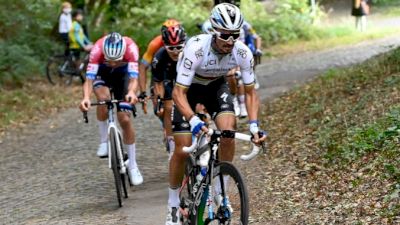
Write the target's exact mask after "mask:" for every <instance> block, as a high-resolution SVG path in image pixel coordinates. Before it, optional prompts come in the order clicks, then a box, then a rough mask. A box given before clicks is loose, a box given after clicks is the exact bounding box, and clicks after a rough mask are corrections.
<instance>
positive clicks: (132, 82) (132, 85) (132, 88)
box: [128, 78, 138, 93]
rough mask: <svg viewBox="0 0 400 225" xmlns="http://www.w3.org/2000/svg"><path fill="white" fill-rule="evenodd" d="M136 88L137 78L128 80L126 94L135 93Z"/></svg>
mask: <svg viewBox="0 0 400 225" xmlns="http://www.w3.org/2000/svg"><path fill="white" fill-rule="evenodd" d="M137 88H138V79H137V78H130V79H129V84H128V92H131V93H136V91H137Z"/></svg>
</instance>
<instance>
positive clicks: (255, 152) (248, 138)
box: [183, 129, 264, 161]
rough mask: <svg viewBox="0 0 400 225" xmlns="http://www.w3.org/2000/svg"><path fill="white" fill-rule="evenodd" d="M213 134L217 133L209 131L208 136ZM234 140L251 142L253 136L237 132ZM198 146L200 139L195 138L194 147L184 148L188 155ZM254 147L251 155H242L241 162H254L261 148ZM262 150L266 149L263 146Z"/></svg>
mask: <svg viewBox="0 0 400 225" xmlns="http://www.w3.org/2000/svg"><path fill="white" fill-rule="evenodd" d="M213 134H215V131H214V130H213V129H209V130H208V133H207V134H206V135H207V136H211V135H213ZM203 135H204V134H203ZM218 136H221V134H219V135H218ZM234 138H235V139H238V140H242V141H248V142H251V139H252V138H251V135H248V134H243V133H239V132H235V134H234ZM198 144H199V143H198V137H195V138H194V140H193V141H192V145H191V146H185V147H183V151H184V152H186V153H192V152H193V151H194V150H195V149H196V148H197V147H198ZM252 145H253V148H252V150H251V152H250V153H249V154H244V155H241V156H240V159H241V160H243V161H249V160H252V159H254V158H255V157H256V156H257V155H258V153H260V147H259V146H257V145H255V144H254V143H252ZM261 148H264V146H263V145H262V146H261Z"/></svg>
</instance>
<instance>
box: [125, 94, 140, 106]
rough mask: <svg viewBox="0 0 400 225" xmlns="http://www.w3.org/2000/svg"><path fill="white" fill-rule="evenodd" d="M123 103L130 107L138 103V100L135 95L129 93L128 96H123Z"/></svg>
mask: <svg viewBox="0 0 400 225" xmlns="http://www.w3.org/2000/svg"><path fill="white" fill-rule="evenodd" d="M125 101H127V102H128V103H129V104H131V105H134V104H136V103H137V102H138V98H137V97H136V95H135V93H133V92H132V91H129V92H128V94H126V95H125Z"/></svg>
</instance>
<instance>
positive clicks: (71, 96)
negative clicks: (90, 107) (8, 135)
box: [0, 78, 82, 136]
mask: <svg viewBox="0 0 400 225" xmlns="http://www.w3.org/2000/svg"><path fill="white" fill-rule="evenodd" d="M81 95H82V93H81V88H80V86H79V85H76V86H71V87H59V86H51V85H50V84H49V83H48V82H47V80H44V79H42V78H38V79H30V80H25V81H24V82H23V83H22V84H21V87H14V88H8V89H7V88H4V87H3V88H0V136H1V134H4V132H5V131H6V130H7V129H10V128H13V127H23V126H24V125H25V124H29V123H32V122H36V121H38V120H40V119H43V118H46V117H49V116H50V115H52V114H54V113H57V112H60V111H62V109H65V108H69V107H72V106H76V105H77V103H78V101H79V99H80V97H81Z"/></svg>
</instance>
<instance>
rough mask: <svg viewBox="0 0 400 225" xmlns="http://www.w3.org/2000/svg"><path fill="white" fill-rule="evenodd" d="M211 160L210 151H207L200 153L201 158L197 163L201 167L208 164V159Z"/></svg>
mask: <svg viewBox="0 0 400 225" xmlns="http://www.w3.org/2000/svg"><path fill="white" fill-rule="evenodd" d="M209 160H210V151H209V150H208V151H205V152H204V153H203V154H201V155H200V157H199V160H198V161H197V165H199V166H201V167H206V166H207V165H208V161H209Z"/></svg>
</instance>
